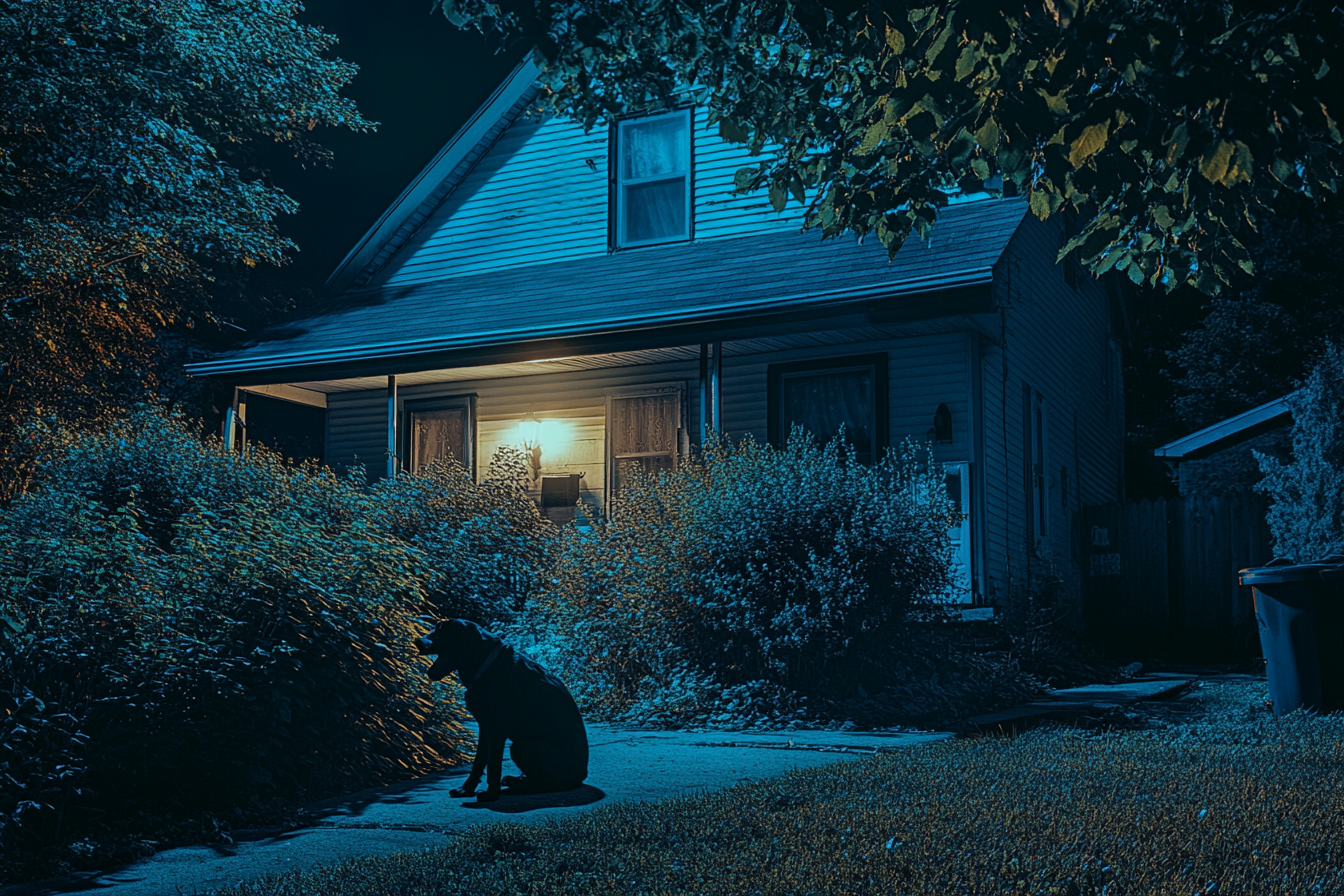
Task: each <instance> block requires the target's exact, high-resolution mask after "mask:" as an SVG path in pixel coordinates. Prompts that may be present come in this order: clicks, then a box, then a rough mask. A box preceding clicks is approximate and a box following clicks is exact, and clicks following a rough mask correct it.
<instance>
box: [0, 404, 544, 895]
mask: <svg viewBox="0 0 1344 896" xmlns="http://www.w3.org/2000/svg"><path fill="white" fill-rule="evenodd" d="M30 439H31V441H32V442H33V443H34V444H40V445H41V446H42V451H43V454H42V456H43V461H42V463H41V465H40V467H39V473H40V475H39V478H38V479H37V480H36V481H35V482H34V483H31V484H30V485H29V487H28V489H27V493H26V494H25V495H23V496H22V497H20V498H19V499H17V500H15V501H14V502H13V503H12V504H11V505H10V506H9V507H7V508H5V509H3V510H2V511H0V545H3V547H0V612H3V616H4V620H7V622H6V621H3V620H0V626H3V627H4V629H5V634H4V635H0V640H3V641H4V643H3V645H0V646H2V647H3V650H2V651H0V706H3V707H4V708H5V712H4V714H3V715H0V763H7V765H4V764H0V870H5V871H8V872H10V873H12V874H17V873H24V874H30V873H48V872H51V871H55V870H60V869H61V868H62V867H63V866H70V867H77V866H88V865H96V864H99V863H100V862H101V863H105V862H106V861H107V860H108V859H109V858H113V857H115V858H129V857H130V856H126V855H116V856H113V855H112V854H111V853H110V852H109V850H110V849H111V848H112V847H111V846H109V843H110V842H111V839H109V838H110V834H109V832H110V831H111V832H115V830H116V829H117V822H118V820H119V819H120V820H125V819H127V818H130V817H131V816H133V815H135V814H137V813H140V814H142V816H144V817H145V818H149V819H151V820H150V821H144V820H143V818H142V820H141V821H139V822H137V824H141V825H146V824H148V825H154V824H166V822H165V821H164V819H166V818H167V817H168V816H169V815H174V816H175V817H177V818H179V819H180V818H182V817H183V816H184V815H188V816H189V815H191V814H193V813H195V814H196V815H200V814H201V813H217V814H221V815H229V814H231V813H232V814H233V815H235V816H236V815H238V813H239V812H242V813H244V814H246V813H247V811H249V807H252V809H254V810H255V809H256V808H257V807H259V806H262V807H264V806H266V805H272V804H274V803H275V801H276V800H278V799H282V798H283V799H287V800H290V801H291V802H292V801H293V800H295V799H300V798H310V797H314V796H317V795H319V794H330V793H335V792H341V791H346V790H350V789H356V788H359V787H364V786H369V785H373V784H379V783H386V782H390V781H394V780H401V779H404V778H406V777H409V776H412V775H416V774H423V773H425V772H428V771H430V770H433V769H436V768H441V767H444V766H445V765H448V764H452V763H456V762H457V761H459V760H460V758H461V753H460V749H461V747H462V746H463V745H464V743H465V732H464V731H463V729H462V728H461V726H460V725H459V724H458V721H457V718H458V716H459V715H460V713H461V709H460V706H454V707H452V711H449V712H445V711H443V710H442V708H441V704H442V703H443V701H444V700H445V699H449V698H450V697H451V694H452V692H451V690H449V689H447V688H440V687H438V686H437V685H434V684H432V683H431V682H429V681H428V680H427V679H426V678H425V676H424V668H425V661H424V660H423V659H421V658H419V657H418V656H417V655H416V654H415V651H414V648H413V640H414V639H415V637H417V636H418V635H419V634H420V633H421V632H422V631H423V627H422V626H421V625H420V623H419V622H418V621H417V618H416V616H417V614H418V613H420V612H423V611H424V610H425V609H426V608H427V604H426V595H427V593H428V592H429V591H430V590H431V589H432V590H434V591H435V599H436V602H437V603H436V606H435V609H436V610H437V611H438V612H442V613H447V614H451V615H487V616H489V615H492V614H497V613H500V612H504V611H505V610H506V609H507V608H503V607H495V606H493V605H492V604H490V600H489V597H488V596H489V595H490V594H491V593H492V591H491V589H492V588H494V587H495V584H496V583H497V581H498V580H499V577H500V575H501V573H500V572H499V570H500V569H506V570H507V571H508V572H509V574H510V575H517V576H518V577H520V578H522V579H526V578H527V577H534V576H535V574H536V572H535V568H534V566H535V563H538V562H540V559H539V558H540V556H541V553H540V550H541V549H539V548H536V547H534V546H529V547H528V548H527V549H526V550H521V549H518V544H519V543H520V541H521V540H522V539H523V534H524V533H526V532H531V531H533V530H539V529H540V527H542V526H543V525H544V523H543V522H542V521H541V520H540V518H539V516H538V515H537V514H536V512H535V511H534V510H533V511H531V516H530V517H529V516H528V513H527V508H525V507H524V506H523V504H522V503H521V502H520V500H519V499H518V498H517V496H516V495H514V494H513V493H511V492H510V491H509V490H508V487H507V486H504V485H499V484H489V483H488V484H487V485H485V486H482V487H478V486H475V485H474V484H472V483H471V482H470V480H469V479H466V478H465V477H464V475H463V474H462V472H461V470H460V469H458V468H453V467H452V466H451V465H442V466H439V467H435V468H434V469H432V470H430V471H429V472H428V473H427V474H426V475H425V476H424V477H398V478H397V479H396V480H395V481H390V482H381V483H378V484H376V485H374V486H373V487H371V488H370V487H368V486H366V484H365V481H364V479H363V477H362V474H361V473H359V472H358V471H357V472H356V473H355V474H354V475H352V476H349V477H338V476H336V475H335V474H333V473H332V472H331V471H330V470H327V469H324V468H320V467H317V466H313V465H308V466H300V467H296V468H289V467H286V466H285V465H284V464H283V463H282V462H281V460H280V459H279V458H278V457H277V456H275V455H273V454H271V453H269V452H267V451H265V450H253V451H250V452H249V454H248V456H247V457H246V458H244V457H241V456H239V455H238V454H236V453H233V452H229V451H226V450H224V449H223V447H222V446H221V445H220V443H219V442H218V441H217V440H212V441H209V442H207V443H204V444H202V442H201V441H200V440H199V439H198V438H196V437H195V436H194V435H193V434H192V433H191V432H190V431H189V430H188V428H187V426H186V425H185V423H184V422H183V421H181V420H179V419H175V418H169V417H165V416H164V415H162V414H161V413H159V412H157V411H154V410H152V409H141V410H138V411H136V412H134V413H133V414H131V415H130V416H129V417H128V418H126V419H123V420H120V421H114V422H111V423H109V424H108V425H106V426H105V427H103V428H101V429H97V430H88V431H80V430H75V429H69V428H48V429H44V430H42V431H40V432H36V433H32V434H30ZM522 501H525V498H524V499H522ZM528 507H530V505H528ZM529 563H532V564H534V566H531V567H529V566H527V564H529ZM520 569H521V572H520V571H519V570H520ZM282 801H283V800H282ZM104 812H105V813H107V816H106V818H105V819H104V822H105V824H103V825H101V826H94V825H93V824H92V822H93V820H94V819H95V818H96V817H98V816H99V815H100V814H101V813H104ZM153 819H159V820H158V821H154V820H153ZM140 833H141V835H143V834H144V831H143V830H142V831H141V832H140ZM84 835H88V836H89V837H92V840H87V839H86V840H81V841H79V842H78V843H77V844H76V845H74V846H70V847H68V848H67V847H66V845H65V844H69V843H71V842H72V841H74V840H75V839H76V838H77V837H81V836H84ZM100 837H101V838H102V839H101V840H100V839H99V838H100ZM112 839H115V838H112ZM91 842H92V843H93V844H94V845H93V846H90V845H89V844H90V843H91ZM23 863H28V864H26V865H25V866H24V869H25V870H23V871H22V872H21V871H20V870H19V868H20V865H21V864H23ZM6 865H8V866H9V867H8V868H5V866H6Z"/></svg>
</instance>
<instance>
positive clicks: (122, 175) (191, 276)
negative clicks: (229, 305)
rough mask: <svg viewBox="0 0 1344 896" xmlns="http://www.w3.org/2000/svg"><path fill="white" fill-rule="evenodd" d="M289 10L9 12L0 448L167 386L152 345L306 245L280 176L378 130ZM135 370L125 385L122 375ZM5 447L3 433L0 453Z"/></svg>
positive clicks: (82, 0) (0, 218)
mask: <svg viewBox="0 0 1344 896" xmlns="http://www.w3.org/2000/svg"><path fill="white" fill-rule="evenodd" d="M300 9H301V7H300V5H299V3H298V2H295V0H229V2H216V0H210V2H200V0H158V2H154V3H139V2H132V0H0V332H3V336H4V342H3V356H0V436H2V435H3V433H4V432H6V431H8V432H10V433H11V434H12V431H13V426H14V424H15V422H16V420H17V419H18V417H19V416H21V415H22V414H23V413H27V412H31V411H32V410H34V409H43V410H61V409H64V410H66V411H83V410H87V409H88V408H90V407H92V406H96V405H97V404H98V403H99V402H100V401H101V400H105V399H106V397H107V396H106V391H107V390H109V389H113V388H114V387H116V386H117V385H118V384H121V385H124V384H126V383H128V382H129V383H131V388H135V387H137V385H138V383H139V381H140V380H143V379H144V378H146V377H152V376H153V360H154V355H155V351H156V350H159V349H160V348H161V346H160V345H159V344H157V343H161V342H162V341H163V340H162V339H158V338H157V337H161V336H163V335H164V334H166V333H168V332H170V331H171V330H172V328H174V327H179V328H187V329H195V330H197V331H200V330H202V329H207V328H209V327H211V326H214V325H217V324H219V323H220V322H221V321H220V317H219V315H218V313H217V312H218V309H217V307H216V304H217V303H212V300H211V297H212V294H214V295H215V296H219V295H229V294H232V296H233V297H234V299H235V300H236V299H238V297H239V296H243V295H250V296H253V297H256V296H258V295H264V292H262V293H259V292H258V291H256V290H251V291H249V290H248V289H244V288H241V287H240V286H239V284H240V282H242V281H243V280H244V279H245V278H246V275H247V272H249V271H250V270H251V269H253V268H255V267H256V266H257V265H279V264H281V263H282V262H283V261H284V259H285V255H286V252H287V251H289V250H290V249H291V248H293V247H292V245H291V244H290V243H289V241H288V240H286V239H285V238H283V237H282V236H281V235H280V233H279V232H278V230H277V229H276V226H275V220H276V217H277V216H278V215H281V214H285V213H289V212H292V211H293V210H294V208H295V203H294V202H293V200H291V199H290V198H289V197H288V196H286V195H285V194H284V193H283V192H282V191H281V190H280V189H278V188H277V187H275V186H274V185H273V184H271V183H270V181H269V176H268V171H267V169H266V165H267V162H268V160H270V159H272V158H273V156H274V148H275V147H276V146H283V147H284V148H285V149H286V150H287V151H288V152H289V153H290V154H292V155H293V156H294V157H296V158H298V159H299V160H300V161H301V162H302V163H305V164H311V163H321V162H323V161H324V160H325V159H326V158H327V153H326V151H325V150H323V149H322V148H321V147H320V146H319V145H317V144H316V143H314V142H313V141H312V140H311V138H310V136H309V135H310V132H311V131H312V130H313V129H314V128H316V127H317V126H319V125H327V126H342V127H348V128H352V129H355V130H365V129H369V128H371V127H372V125H371V124H370V123H369V122H367V121H365V120H364V118H363V117H362V116H361V115H360V114H359V112H358V110H357V109H356V108H355V107H354V104H353V103H352V102H351V101H350V100H348V99H345V98H343V97H341V96H340V90H341V88H342V86H343V85H345V84H346V83H347V82H348V81H349V80H350V78H351V77H352V76H353V75H354V73H355V67H354V66H353V65H350V64H347V63H345V62H342V61H340V60H339V59H333V58H329V57H328V55H327V53H328V51H329V50H330V49H331V47H332V46H333V45H334V44H335V42H336V39H335V38H334V37H333V36H331V35H329V34H325V33H323V32H321V31H320V30H318V29H316V28H313V27H309V26H302V25H299V24H298V23H297V22H296V21H295V15H296V14H297V13H298V12H299V10H300ZM127 372H129V374H130V375H129V376H127V375H126V374H127ZM9 447H12V446H11V444H10V442H9V441H7V440H5V439H3V438H0V455H2V454H3V453H4V452H5V451H6V450H7V449H8V448H9Z"/></svg>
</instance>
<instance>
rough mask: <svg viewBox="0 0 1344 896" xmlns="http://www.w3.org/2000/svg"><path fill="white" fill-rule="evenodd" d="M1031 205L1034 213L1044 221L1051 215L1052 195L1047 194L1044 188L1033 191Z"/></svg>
mask: <svg viewBox="0 0 1344 896" xmlns="http://www.w3.org/2000/svg"><path fill="white" fill-rule="evenodd" d="M1030 206H1031V211H1032V214H1034V215H1035V216H1036V217H1038V218H1040V219H1041V220H1042V221H1044V220H1045V219H1046V218H1048V217H1050V197H1048V196H1047V195H1046V194H1045V191H1044V190H1032V191H1031V202H1030Z"/></svg>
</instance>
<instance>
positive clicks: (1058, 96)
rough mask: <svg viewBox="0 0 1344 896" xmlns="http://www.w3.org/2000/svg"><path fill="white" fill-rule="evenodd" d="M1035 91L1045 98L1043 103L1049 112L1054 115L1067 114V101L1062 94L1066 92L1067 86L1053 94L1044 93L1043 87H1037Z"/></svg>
mask: <svg viewBox="0 0 1344 896" xmlns="http://www.w3.org/2000/svg"><path fill="white" fill-rule="evenodd" d="M1036 92H1037V93H1039V94H1040V95H1041V97H1042V98H1043V99H1044V100H1045V105H1046V106H1047V107H1048V108H1049V109H1050V111H1051V112H1053V113H1055V114H1056V115H1068V114H1069V102H1068V100H1066V99H1065V98H1064V94H1065V93H1067V92H1068V88H1067V87H1066V88H1064V89H1063V90H1061V91H1060V92H1059V93H1055V94H1050V93H1046V92H1045V88H1043V87H1037V88H1036Z"/></svg>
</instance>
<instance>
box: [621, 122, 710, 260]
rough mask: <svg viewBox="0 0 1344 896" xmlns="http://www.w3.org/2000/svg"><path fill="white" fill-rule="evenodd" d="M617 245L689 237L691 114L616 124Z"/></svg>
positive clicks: (661, 241) (644, 243) (665, 241)
mask: <svg viewBox="0 0 1344 896" xmlns="http://www.w3.org/2000/svg"><path fill="white" fill-rule="evenodd" d="M615 168H616V184H615V193H614V196H613V202H614V205H615V214H614V215H613V218H614V221H615V234H614V236H615V239H614V243H615V245H616V246H617V247H621V248H624V247H629V246H650V245H654V244H656V243H670V242H676V241H678V240H689V239H690V238H691V113H690V110H689V109H680V110H678V111H676V112H669V113H667V114H666V115H651V116H647V117H644V118H632V119H629V120H627V121H621V122H617V124H616V166H615Z"/></svg>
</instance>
